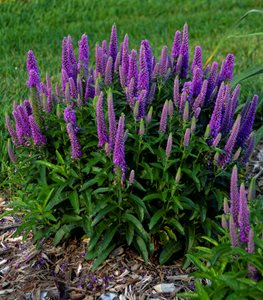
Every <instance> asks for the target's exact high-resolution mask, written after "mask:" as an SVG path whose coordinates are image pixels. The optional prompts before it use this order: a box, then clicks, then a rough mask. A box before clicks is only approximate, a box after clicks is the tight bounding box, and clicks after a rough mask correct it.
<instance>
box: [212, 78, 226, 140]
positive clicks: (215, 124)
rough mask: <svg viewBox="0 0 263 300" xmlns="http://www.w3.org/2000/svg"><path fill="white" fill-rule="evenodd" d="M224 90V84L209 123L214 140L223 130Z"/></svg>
mask: <svg viewBox="0 0 263 300" xmlns="http://www.w3.org/2000/svg"><path fill="white" fill-rule="evenodd" d="M224 88H225V86H224V83H222V84H221V86H220V89H219V92H218V95H217V98H216V103H215V106H214V110H213V113H212V116H211V119H210V123H209V125H210V135H211V137H212V138H213V139H214V138H215V137H216V136H217V134H218V132H219V131H220V129H221V119H222V107H223V93H224Z"/></svg>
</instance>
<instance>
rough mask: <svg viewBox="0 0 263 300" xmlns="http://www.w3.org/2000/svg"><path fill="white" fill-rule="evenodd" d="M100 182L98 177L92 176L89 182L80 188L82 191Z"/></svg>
mask: <svg viewBox="0 0 263 300" xmlns="http://www.w3.org/2000/svg"><path fill="white" fill-rule="evenodd" d="M96 183H98V178H97V177H95V178H92V179H90V180H88V181H87V182H85V183H84V184H83V186H82V188H81V189H80V192H82V191H85V190H86V189H87V188H89V187H90V186H92V185H94V184H96Z"/></svg>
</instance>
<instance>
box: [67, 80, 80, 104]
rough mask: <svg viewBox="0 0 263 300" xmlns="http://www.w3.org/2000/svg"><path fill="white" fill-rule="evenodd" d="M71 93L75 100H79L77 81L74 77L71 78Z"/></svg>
mask: <svg viewBox="0 0 263 300" xmlns="http://www.w3.org/2000/svg"><path fill="white" fill-rule="evenodd" d="M69 92H70V96H71V98H73V99H77V98H78V92H77V88H76V85H75V81H74V79H73V78H72V77H70V78H69Z"/></svg>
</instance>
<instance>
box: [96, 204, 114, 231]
mask: <svg viewBox="0 0 263 300" xmlns="http://www.w3.org/2000/svg"><path fill="white" fill-rule="evenodd" d="M114 209H116V207H115V206H106V207H105V208H103V209H102V210H100V211H99V213H98V214H97V215H96V217H95V218H94V220H93V222H92V224H91V226H95V225H96V224H97V223H99V222H100V220H101V219H103V218H104V217H105V216H106V215H107V214H108V213H110V212H112V211H113V210H114Z"/></svg>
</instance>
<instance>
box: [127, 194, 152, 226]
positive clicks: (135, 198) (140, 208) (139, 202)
mask: <svg viewBox="0 0 263 300" xmlns="http://www.w3.org/2000/svg"><path fill="white" fill-rule="evenodd" d="M130 199H131V200H132V202H133V203H134V204H135V206H136V207H137V208H138V212H139V213H138V215H139V218H140V221H141V222H142V221H143V219H144V214H145V213H147V214H148V211H147V208H146V206H145V204H144V202H143V201H142V200H141V198H139V197H138V196H136V195H134V194H130Z"/></svg>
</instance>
